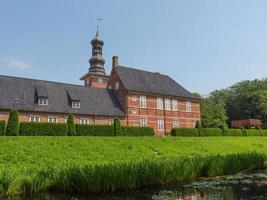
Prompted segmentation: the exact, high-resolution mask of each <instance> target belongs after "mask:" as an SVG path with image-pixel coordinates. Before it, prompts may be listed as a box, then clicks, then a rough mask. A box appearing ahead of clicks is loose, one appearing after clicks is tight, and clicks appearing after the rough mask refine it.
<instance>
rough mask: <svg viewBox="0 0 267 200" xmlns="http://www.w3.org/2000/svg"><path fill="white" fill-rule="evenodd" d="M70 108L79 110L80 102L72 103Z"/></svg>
mask: <svg viewBox="0 0 267 200" xmlns="http://www.w3.org/2000/svg"><path fill="white" fill-rule="evenodd" d="M71 107H72V108H75V109H79V108H81V102H80V101H72V102H71Z"/></svg>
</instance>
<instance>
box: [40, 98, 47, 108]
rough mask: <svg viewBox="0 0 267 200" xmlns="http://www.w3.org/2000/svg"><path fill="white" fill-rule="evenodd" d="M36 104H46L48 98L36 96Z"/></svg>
mask: <svg viewBox="0 0 267 200" xmlns="http://www.w3.org/2000/svg"><path fill="white" fill-rule="evenodd" d="M38 105H39V106H47V105H48V98H45V97H40V98H38Z"/></svg>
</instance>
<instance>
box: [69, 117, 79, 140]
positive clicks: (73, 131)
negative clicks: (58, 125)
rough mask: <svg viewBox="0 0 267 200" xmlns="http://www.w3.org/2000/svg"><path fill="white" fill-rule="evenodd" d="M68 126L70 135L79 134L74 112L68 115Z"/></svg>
mask: <svg viewBox="0 0 267 200" xmlns="http://www.w3.org/2000/svg"><path fill="white" fill-rule="evenodd" d="M67 126H68V132H67V135H68V136H75V135H77V132H76V127H75V123H74V116H73V114H69V115H68V121H67Z"/></svg>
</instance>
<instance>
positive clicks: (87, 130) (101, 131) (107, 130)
mask: <svg viewBox="0 0 267 200" xmlns="http://www.w3.org/2000/svg"><path fill="white" fill-rule="evenodd" d="M76 130H77V135H79V136H114V130H113V126H112V125H83V124H76Z"/></svg>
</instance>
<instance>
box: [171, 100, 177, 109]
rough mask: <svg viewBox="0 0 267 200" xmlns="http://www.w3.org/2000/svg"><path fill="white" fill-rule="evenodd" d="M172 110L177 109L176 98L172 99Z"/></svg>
mask: <svg viewBox="0 0 267 200" xmlns="http://www.w3.org/2000/svg"><path fill="white" fill-rule="evenodd" d="M172 110H173V111H178V102H177V100H176V99H173V100H172Z"/></svg>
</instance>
